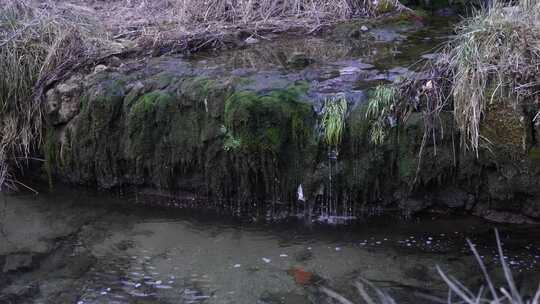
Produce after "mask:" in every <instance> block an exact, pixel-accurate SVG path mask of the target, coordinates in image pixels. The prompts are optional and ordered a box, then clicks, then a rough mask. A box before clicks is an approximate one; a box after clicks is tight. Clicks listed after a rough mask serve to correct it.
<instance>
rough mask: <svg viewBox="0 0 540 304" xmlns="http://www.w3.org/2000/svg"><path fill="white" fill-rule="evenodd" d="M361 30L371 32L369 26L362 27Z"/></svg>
mask: <svg viewBox="0 0 540 304" xmlns="http://www.w3.org/2000/svg"><path fill="white" fill-rule="evenodd" d="M360 30H361V31H362V32H367V31H369V28H368V27H367V26H365V25H362V26H361V27H360Z"/></svg>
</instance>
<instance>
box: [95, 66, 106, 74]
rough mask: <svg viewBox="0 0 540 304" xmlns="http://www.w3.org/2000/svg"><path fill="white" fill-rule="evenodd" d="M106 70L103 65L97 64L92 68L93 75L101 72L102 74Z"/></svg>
mask: <svg viewBox="0 0 540 304" xmlns="http://www.w3.org/2000/svg"><path fill="white" fill-rule="evenodd" d="M107 69H108V68H107V66H106V65H103V64H99V65H96V67H95V68H94V74H98V73H101V72H104V71H106V70H107Z"/></svg>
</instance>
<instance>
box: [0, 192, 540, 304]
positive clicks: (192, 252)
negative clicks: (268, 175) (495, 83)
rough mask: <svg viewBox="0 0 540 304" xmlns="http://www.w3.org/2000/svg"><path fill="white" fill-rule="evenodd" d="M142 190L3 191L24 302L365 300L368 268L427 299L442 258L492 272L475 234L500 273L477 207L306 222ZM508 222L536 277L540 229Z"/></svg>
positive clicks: (2, 237) (449, 267) (7, 239)
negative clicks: (203, 206) (246, 215)
mask: <svg viewBox="0 0 540 304" xmlns="http://www.w3.org/2000/svg"><path fill="white" fill-rule="evenodd" d="M132 199H133V198H126V197H119V198H111V197H108V196H102V195H95V194H92V193H81V192H71V191H68V190H65V191H62V192H60V193H52V194H42V195H40V196H38V197H34V196H24V195H19V196H4V195H2V197H0V219H1V221H0V223H1V224H0V231H1V234H0V257H1V259H0V261H4V262H5V265H4V267H3V279H2V280H0V283H3V285H4V289H3V290H2V292H1V293H0V294H2V296H4V297H8V296H9V295H11V296H12V299H13V297H15V295H18V298H17V299H18V300H17V301H15V302H14V303H246V304H247V303H291V304H292V303H333V302H331V301H330V300H329V299H328V298H326V297H325V295H324V294H323V293H321V291H320V287H321V286H324V287H328V288H332V289H334V290H337V291H339V292H340V293H342V294H344V295H346V296H348V297H349V298H351V299H355V297H356V294H355V290H354V288H353V286H352V283H354V282H355V281H357V280H359V279H360V278H363V279H367V280H370V281H371V282H373V283H374V284H376V285H377V286H379V287H381V288H383V289H384V290H387V291H388V292H390V293H391V294H392V295H394V296H395V297H396V298H397V299H398V300H400V302H401V303H422V300H419V298H418V294H437V295H441V294H442V295H444V293H445V286H444V284H443V283H442V280H441V279H439V276H438V275H437V273H436V271H435V266H436V265H439V266H440V267H441V268H442V269H444V270H445V271H448V272H449V273H451V274H453V275H455V276H456V277H457V278H459V279H461V280H463V282H464V283H465V284H468V285H469V286H472V287H474V286H477V285H478V284H479V283H480V282H481V279H480V273H479V269H477V267H476V266H475V265H476V263H475V261H474V258H473V257H472V255H471V253H470V251H469V249H468V246H467V244H466V238H470V239H471V240H472V242H473V243H474V244H475V246H476V247H477V249H478V250H479V252H480V254H481V255H482V258H483V259H484V261H485V262H486V263H487V265H488V268H489V269H490V271H494V274H495V278H497V273H498V272H497V271H496V269H498V268H499V265H498V263H497V258H498V256H497V252H496V248H495V241H494V234H493V230H492V229H493V228H495V227H496V226H495V225H493V224H490V223H487V222H484V221H482V220H480V219H478V218H463V217H460V218H455V217H451V216H448V215H441V214H431V215H425V216H422V217H418V218H410V219H407V220H405V219H400V218H399V217H393V216H378V217H372V218H370V219H366V220H364V221H359V222H357V223H355V224H354V225H349V226H337V227H336V226H317V225H315V226H311V227H305V226H303V225H301V224H300V223H296V222H294V221H281V222H253V221H243V220H240V219H235V218H231V217H228V216H225V215H220V214H218V213H215V212H200V211H190V210H178V209H167V208H153V209H148V207H147V206H144V205H139V204H135V203H134V201H131V200H132ZM498 228H499V229H500V231H501V235H502V239H503V243H504V247H505V250H506V251H505V255H506V259H507V261H508V264H509V265H510V266H511V267H512V268H513V270H514V273H515V275H516V278H517V281H518V283H519V284H520V286H522V287H523V288H525V289H530V288H533V287H534V285H535V283H534V282H538V279H539V277H540V276H539V274H540V271H539V270H540V265H539V263H540V243H539V242H538V240H539V239H540V238H539V237H540V229H538V228H536V227H534V226H498ZM0 286H2V285H0ZM6 286H7V287H6ZM5 299H6V298H5ZM1 300H2V298H1V297H0V302H1ZM6 303H10V302H7V301H6Z"/></svg>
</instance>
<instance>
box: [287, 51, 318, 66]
mask: <svg viewBox="0 0 540 304" xmlns="http://www.w3.org/2000/svg"><path fill="white" fill-rule="evenodd" d="M313 62H315V60H313V59H312V58H310V57H308V56H307V55H306V54H305V53H302V52H294V53H293V54H292V55H291V57H289V59H288V60H287V65H288V66H291V67H293V68H298V69H300V68H305V67H307V66H308V65H310V64H312V63H313Z"/></svg>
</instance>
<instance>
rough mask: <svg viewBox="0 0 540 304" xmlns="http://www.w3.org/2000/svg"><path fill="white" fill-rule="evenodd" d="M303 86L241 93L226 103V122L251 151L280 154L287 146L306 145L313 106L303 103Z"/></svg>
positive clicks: (245, 147)
mask: <svg viewBox="0 0 540 304" xmlns="http://www.w3.org/2000/svg"><path fill="white" fill-rule="evenodd" d="M306 91H307V86H306V84H304V83H301V84H296V85H293V86H290V87H288V88H287V89H283V90H272V91H270V92H266V93H260V92H253V91H241V92H236V93H234V94H233V95H232V96H231V97H230V98H229V99H227V101H226V102H225V110H224V122H225V126H226V127H227V129H228V130H230V131H231V132H232V134H233V136H234V138H237V139H238V141H239V143H240V144H239V147H240V148H242V149H245V150H248V151H268V152H272V153H279V151H281V150H282V149H283V148H285V146H286V144H292V145H295V146H297V147H302V146H305V145H306V142H307V141H308V140H309V139H310V136H311V134H312V130H313V125H314V113H313V110H312V108H311V105H310V104H308V103H305V102H303V101H301V98H302V96H303V95H304V94H305V93H306Z"/></svg>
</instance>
